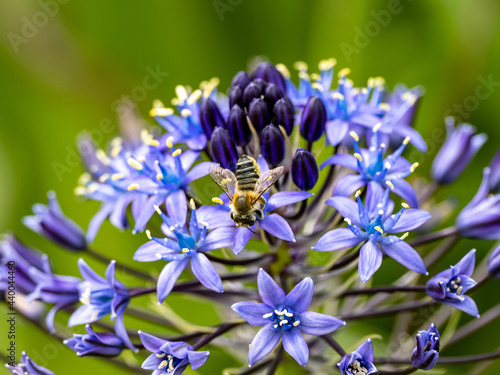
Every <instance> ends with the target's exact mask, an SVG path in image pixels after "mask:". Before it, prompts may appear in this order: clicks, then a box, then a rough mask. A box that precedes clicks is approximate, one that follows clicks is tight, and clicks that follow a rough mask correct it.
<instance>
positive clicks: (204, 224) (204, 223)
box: [199, 221, 208, 227]
mask: <svg viewBox="0 0 500 375" xmlns="http://www.w3.org/2000/svg"><path fill="white" fill-rule="evenodd" d="M199 223H200V224H201V225H203V226H204V227H208V223H207V222H206V221H200V222H199Z"/></svg>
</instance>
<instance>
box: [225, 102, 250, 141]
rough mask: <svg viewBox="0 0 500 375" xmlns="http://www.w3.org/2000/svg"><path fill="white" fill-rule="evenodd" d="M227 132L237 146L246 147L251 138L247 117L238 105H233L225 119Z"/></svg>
mask: <svg viewBox="0 0 500 375" xmlns="http://www.w3.org/2000/svg"><path fill="white" fill-rule="evenodd" d="M226 128H227V131H228V132H229V135H230V136H231V137H233V140H234V142H235V143H236V144H237V145H238V146H246V145H247V144H248V142H249V141H250V139H251V138H252V132H251V131H250V127H249V126H248V121H247V115H246V114H245V111H244V110H243V109H242V108H241V107H240V106H238V105H236V104H235V105H233V106H232V107H231V111H230V112H229V117H228V118H227V125H226Z"/></svg>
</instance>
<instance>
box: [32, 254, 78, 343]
mask: <svg viewBox="0 0 500 375" xmlns="http://www.w3.org/2000/svg"><path fill="white" fill-rule="evenodd" d="M29 274H30V275H31V278H32V279H33V281H34V282H35V283H36V287H35V289H34V290H33V292H31V293H30V294H29V295H28V300H35V299H39V300H42V301H43V302H45V303H50V304H54V307H53V308H52V309H51V310H50V311H49V313H48V314H47V317H46V318H45V324H46V325H47V327H48V328H49V330H50V332H52V333H54V332H55V329H54V317H55V314H56V313H57V311H58V310H60V309H62V308H64V307H67V306H71V305H72V304H74V303H76V302H78V300H79V299H80V291H79V288H80V284H81V282H82V280H81V279H79V278H78V277H72V276H62V275H54V274H53V273H52V270H51V269H50V264H49V258H48V257H45V258H44V267H43V271H42V270H39V269H38V268H36V267H30V268H29Z"/></svg>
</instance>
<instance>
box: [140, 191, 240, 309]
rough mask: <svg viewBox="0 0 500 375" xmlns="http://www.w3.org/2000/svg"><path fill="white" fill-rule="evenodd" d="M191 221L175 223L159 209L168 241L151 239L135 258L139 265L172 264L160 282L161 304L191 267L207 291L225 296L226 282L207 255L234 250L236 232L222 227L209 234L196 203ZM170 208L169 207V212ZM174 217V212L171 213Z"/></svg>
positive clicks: (161, 276)
mask: <svg viewBox="0 0 500 375" xmlns="http://www.w3.org/2000/svg"><path fill="white" fill-rule="evenodd" d="M191 207H192V209H191V218H190V221H189V224H188V225H186V223H185V221H186V216H184V218H178V219H179V220H180V221H179V222H174V221H173V220H172V219H170V217H169V216H173V215H169V216H167V215H165V214H164V213H163V212H162V211H161V210H160V209H159V208H158V207H156V208H157V211H158V213H159V214H160V215H161V217H162V218H163V221H164V224H165V225H163V226H162V229H163V230H164V232H165V234H166V235H167V237H168V238H156V237H151V235H150V233H149V231H148V232H146V233H147V234H148V236H150V239H151V240H150V241H149V242H147V243H146V244H144V245H143V246H141V247H140V248H139V250H137V251H136V253H135V254H134V260H137V261H139V262H154V261H157V260H165V261H168V262H169V263H168V264H167V265H166V266H165V267H164V268H163V271H162V272H161V273H160V277H159V278H158V284H157V291H158V300H159V302H160V303H162V302H163V301H164V300H165V298H167V296H168V294H169V293H170V291H171V290H172V288H173V287H174V285H175V282H176V281H177V279H178V278H179V276H180V274H181V273H182V271H183V270H184V269H185V268H186V267H187V265H188V264H190V263H191V270H192V271H193V274H194V275H195V276H196V278H197V279H198V280H199V281H200V283H202V284H203V285H204V286H206V287H207V288H209V289H211V290H213V291H216V292H218V293H222V292H223V289H222V281H221V278H220V276H219V274H218V273H217V271H216V270H215V267H214V266H213V265H212V263H211V262H210V261H209V260H208V258H207V257H206V256H205V254H203V253H205V252H206V251H210V250H216V249H221V248H223V247H228V246H231V245H232V243H233V237H234V230H233V228H230V227H220V228H216V229H213V230H211V231H210V232H207V226H208V224H207V223H205V222H203V221H200V220H199V219H198V218H197V214H196V209H195V207H194V201H193V200H191ZM168 209H169V206H167V210H168ZM169 213H170V211H169Z"/></svg>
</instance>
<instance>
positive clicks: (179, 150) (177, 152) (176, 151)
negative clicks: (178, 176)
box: [172, 148, 182, 157]
mask: <svg viewBox="0 0 500 375" xmlns="http://www.w3.org/2000/svg"><path fill="white" fill-rule="evenodd" d="M180 154H182V150H181V149H180V148H178V149H177V150H175V151H174V152H172V156H173V157H176V156H179V155H180Z"/></svg>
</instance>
